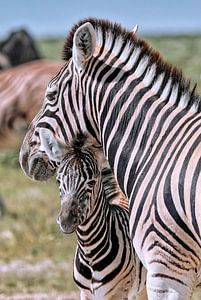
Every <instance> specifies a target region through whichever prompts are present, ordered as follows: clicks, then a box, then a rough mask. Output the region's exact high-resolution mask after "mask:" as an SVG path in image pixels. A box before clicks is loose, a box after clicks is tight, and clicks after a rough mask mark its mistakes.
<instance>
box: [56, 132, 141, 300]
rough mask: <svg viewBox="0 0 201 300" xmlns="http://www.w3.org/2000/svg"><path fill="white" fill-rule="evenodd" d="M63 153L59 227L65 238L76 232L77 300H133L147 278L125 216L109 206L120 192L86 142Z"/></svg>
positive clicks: (77, 142)
mask: <svg viewBox="0 0 201 300" xmlns="http://www.w3.org/2000/svg"><path fill="white" fill-rule="evenodd" d="M67 150H68V154H67V155H65V156H64V158H63V160H62V162H61V164H60V166H59V169H58V172H57V180H58V181H59V188H60V196H61V211H60V213H59V217H58V223H59V225H60V228H61V230H62V231H63V232H65V233H71V232H72V231H74V230H75V231H76V235H77V243H78V245H77V249H76V254H75V258H74V280H75V282H76V283H77V285H78V286H79V288H80V289H81V299H97V300H99V299H116V300H118V299H131V296H132V294H133V293H135V294H136V293H139V292H141V290H142V289H143V288H144V286H145V274H146V272H145V269H144V268H142V265H141V263H140V261H139V259H138V257H137V256H134V253H133V247H132V243H131V240H130V235H129V219H128V211H127V210H126V209H125V208H122V207H120V206H118V205H114V204H112V201H113V200H115V198H117V200H118V198H120V197H122V196H121V192H120V190H119V188H118V187H117V185H116V184H115V180H114V178H113V175H112V172H111V170H110V169H103V170H102V166H101V165H100V163H98V161H97V155H96V150H95V151H94V149H93V147H92V146H90V145H89V144H88V142H87V139H85V138H83V136H80V137H78V138H77V139H76V140H75V141H74V142H73V145H72V147H70V148H68V149H67ZM116 202H117V201H116ZM138 297H139V298H138V299H143V298H140V296H139V295H138Z"/></svg>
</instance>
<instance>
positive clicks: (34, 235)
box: [0, 36, 201, 294]
mask: <svg viewBox="0 0 201 300" xmlns="http://www.w3.org/2000/svg"><path fill="white" fill-rule="evenodd" d="M146 40H147V41H149V43H150V44H151V45H152V46H153V48H155V49H157V50H159V51H160V52H161V54H162V56H163V57H164V59H165V60H168V61H169V62H171V63H173V64H174V65H176V66H178V67H179V68H182V70H183V73H184V75H185V76H186V77H187V78H191V79H192V82H193V83H195V82H196V81H197V82H198V91H199V92H200V93H201V59H200V53H201V36H178V37H170V36H167V37H147V38H146ZM63 42H64V38H63V39H62V38H60V39H49V40H48V39H45V40H39V41H38V45H39V47H40V51H41V53H42V54H43V56H44V57H45V58H48V59H56V60H59V59H60V58H61V53H62V47H63ZM0 193H1V195H2V196H3V198H4V199H5V204H6V211H5V215H4V216H3V217H0V263H1V262H4V263H10V262H12V261H17V260H20V261H24V260H25V261H26V262H29V263H31V264H36V263H39V262H43V261H44V260H47V259H48V260H50V261H51V262H52V263H53V264H54V268H50V269H48V271H46V272H39V273H29V274H21V275H17V274H15V273H5V274H1V275H0V277H1V279H0V294H1V293H5V294H13V293H17V292H18V293H19V292H24V293H25V292H40V291H42V292H44V291H49V292H51V291H63V292H65V291H71V290H74V289H75V288H76V287H75V285H74V283H73V280H72V258H73V253H74V249H75V237H74V236H72V235H71V236H69V235H68V236H64V235H62V234H61V233H60V231H59V228H58V225H57V224H56V217H57V214H58V211H59V207H60V204H59V194H58V187H57V186H56V184H55V181H54V179H52V180H50V181H48V182H46V183H38V182H32V181H31V180H29V179H28V178H27V177H26V176H25V175H24V174H23V172H22V171H21V169H20V168H19V164H18V152H13V151H7V152H5V151H4V152H3V151H0ZM66 263H67V265H68V266H69V267H67V268H66V269H65V268H61V267H59V266H60V264H66Z"/></svg>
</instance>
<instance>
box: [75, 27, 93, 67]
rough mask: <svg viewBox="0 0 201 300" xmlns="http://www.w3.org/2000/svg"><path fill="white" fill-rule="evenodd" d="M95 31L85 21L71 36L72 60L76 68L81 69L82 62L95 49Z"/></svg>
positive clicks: (87, 58) (83, 62) (84, 61)
mask: <svg viewBox="0 0 201 300" xmlns="http://www.w3.org/2000/svg"><path fill="white" fill-rule="evenodd" d="M95 46H96V32H95V30H94V28H93V26H92V25H91V23H89V22H87V23H85V24H83V25H82V26H80V27H79V28H78V29H77V30H76V32H75V34H74V38H73V61H74V63H75V65H76V67H77V68H78V69H83V68H84V64H85V63H86V62H87V60H89V59H90V58H91V57H92V55H93V53H94V50H95Z"/></svg>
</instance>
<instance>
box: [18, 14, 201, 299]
mask: <svg viewBox="0 0 201 300" xmlns="http://www.w3.org/2000/svg"><path fill="white" fill-rule="evenodd" d="M82 28H85V29H87V30H85V32H88V35H90V34H92V35H93V38H92V37H91V38H89V37H87V35H86V41H87V40H88V41H95V42H94V43H95V45H92V46H91V47H88V48H87V49H91V51H92V52H91V53H88V56H87V57H86V55H85V54H84V53H82V47H79V46H78V45H79V43H77V44H76V45H75V43H74V41H75V40H76V39H79V35H80V30H82ZM86 41H84V44H86V43H85V42H86ZM80 42H81V43H82V41H80ZM78 54H79V55H78ZM64 58H65V59H66V60H67V62H66V65H65V66H64V67H63V68H62V70H61V71H60V72H59V73H58V74H57V76H55V77H54V78H53V80H52V81H50V84H49V86H48V88H47V95H48V94H49V93H51V90H52V89H53V88H54V90H55V94H54V99H53V98H52V99H51V100H50V99H48V97H46V99H45V101H44V106H43V109H42V110H41V112H40V117H39V118H38V119H37V122H34V123H33V128H34V129H33V134H32V135H29V133H28V136H29V138H27V139H25V142H24V146H23V147H24V148H26V149H28V150H29V154H28V155H27V152H26V151H22V152H21V154H22V155H21V163H22V166H23V167H24V169H25V172H26V173H27V175H29V176H30V173H29V162H30V161H31V159H32V150H33V148H32V147H31V142H32V139H33V138H34V137H35V134H36V133H37V132H38V131H39V129H40V128H41V127H45V128H48V129H49V130H50V131H51V132H52V134H53V135H54V138H55V139H56V140H57V141H60V142H62V143H64V144H65V143H67V142H68V141H71V140H72V138H73V137H74V136H75V135H76V134H77V133H78V132H81V131H84V132H87V133H88V134H89V135H90V136H92V137H93V138H94V139H95V140H96V143H98V144H99V145H100V146H102V147H103V151H104V154H105V157H106V158H107V159H108V161H109V164H110V166H111V168H112V169H113V171H114V175H115V177H116V179H117V181H118V183H119V185H120V187H121V189H122V191H123V192H124V193H125V195H126V196H127V197H128V199H129V213H130V217H129V222H130V225H129V227H130V234H131V237H132V241H133V245H134V247H135V250H136V252H137V254H138V255H139V257H140V259H141V261H142V262H143V264H144V266H145V267H146V268H147V270H148V273H147V274H148V275H147V289H148V296H149V299H151V300H155V299H160V300H161V299H168V300H170V299H177V300H188V299H190V296H191V295H192V291H193V289H194V288H195V287H196V286H197V285H198V284H199V283H200V282H201V275H200V274H201V272H200V262H201V261H200V257H201V247H200V245H201V239H200V232H201V221H200V220H201V218H200V213H199V212H200V211H201V207H200V201H199V198H200V192H199V187H200V186H201V172H200V170H201V168H200V166H201V164H200V153H201V152H200V151H201V149H200V142H201V114H200V112H201V104H200V103H201V102H200V98H199V97H198V96H197V95H196V93H195V89H192V90H191V89H190V84H189V81H187V80H185V79H184V78H183V76H182V74H181V72H180V71H178V70H177V69H176V68H174V67H172V66H170V65H168V64H167V63H166V62H164V61H163V60H162V58H161V57H160V56H159V54H158V53H156V52H155V51H154V50H152V49H151V48H150V46H149V45H147V44H146V42H145V41H143V40H141V39H138V38H136V37H135V36H133V35H132V34H131V33H130V32H129V31H127V30H125V29H124V28H122V27H121V26H119V25H117V24H113V23H111V22H108V21H104V20H97V19H87V20H82V21H81V22H79V23H78V24H76V25H75V26H74V27H73V28H72V30H71V31H70V33H69V35H68V37H67V40H66V43H65V47H64ZM40 147H41V139H39V143H38V144H37V145H36V146H35V148H34V151H35V160H36V161H37V151H39V149H40ZM38 153H39V152H38ZM43 163H45V159H44V160H42V159H41V160H40V163H39V165H43ZM33 173H34V172H33ZM33 173H32V174H33ZM34 174H36V175H37V177H38V178H39V179H40V180H43V179H46V178H47V176H44V174H40V170H39V169H38V172H35V173H34ZM33 177H34V176H33ZM173 295H174V296H173Z"/></svg>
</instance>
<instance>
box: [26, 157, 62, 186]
mask: <svg viewBox="0 0 201 300" xmlns="http://www.w3.org/2000/svg"><path fill="white" fill-rule="evenodd" d="M28 166H29V170H28V173H29V176H30V177H31V178H32V179H33V180H37V181H43V180H47V179H49V178H50V177H52V176H53V175H54V173H55V171H56V168H53V167H52V166H51V165H50V163H49V161H48V159H45V158H44V157H43V156H33V157H31V158H30V159H29V162H28Z"/></svg>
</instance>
